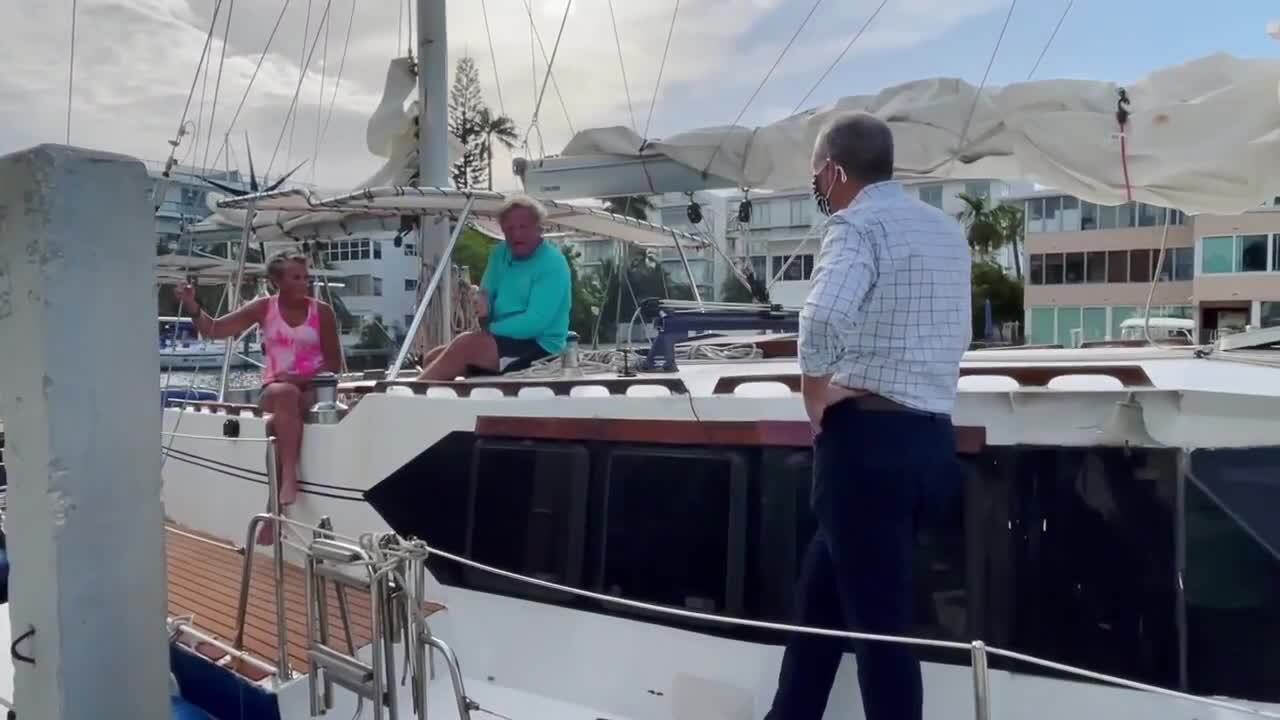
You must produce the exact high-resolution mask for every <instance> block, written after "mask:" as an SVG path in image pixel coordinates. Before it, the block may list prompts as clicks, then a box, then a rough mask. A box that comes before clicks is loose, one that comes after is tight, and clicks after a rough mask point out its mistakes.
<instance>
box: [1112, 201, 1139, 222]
mask: <svg viewBox="0 0 1280 720" xmlns="http://www.w3.org/2000/svg"><path fill="white" fill-rule="evenodd" d="M1137 215H1138V204H1137V203H1125V204H1124V205H1117V206H1116V227H1117V228H1131V227H1136V221H1137Z"/></svg>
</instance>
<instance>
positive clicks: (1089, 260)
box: [1084, 252, 1107, 283]
mask: <svg viewBox="0 0 1280 720" xmlns="http://www.w3.org/2000/svg"><path fill="white" fill-rule="evenodd" d="M1084 281H1085V282H1087V283H1104V282H1106V281H1107V254H1106V253H1105V252H1090V253H1085V258H1084Z"/></svg>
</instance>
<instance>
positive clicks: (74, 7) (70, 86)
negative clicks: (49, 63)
mask: <svg viewBox="0 0 1280 720" xmlns="http://www.w3.org/2000/svg"><path fill="white" fill-rule="evenodd" d="M78 10H79V2H77V0H71V57H70V62H69V63H68V66H67V144H68V145H70V144H71V93H72V91H73V90H74V89H75V83H76V15H78V14H79V12H78Z"/></svg>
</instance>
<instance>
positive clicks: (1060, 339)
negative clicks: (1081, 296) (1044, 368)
mask: <svg viewBox="0 0 1280 720" xmlns="http://www.w3.org/2000/svg"><path fill="white" fill-rule="evenodd" d="M1081 325H1082V317H1081V312H1080V308H1078V307H1060V308H1058V336H1057V340H1056V341H1055V342H1057V343H1058V344H1059V345H1061V346H1063V347H1074V346H1075V342H1074V335H1073V332H1072V331H1074V330H1079V329H1080V328H1081Z"/></svg>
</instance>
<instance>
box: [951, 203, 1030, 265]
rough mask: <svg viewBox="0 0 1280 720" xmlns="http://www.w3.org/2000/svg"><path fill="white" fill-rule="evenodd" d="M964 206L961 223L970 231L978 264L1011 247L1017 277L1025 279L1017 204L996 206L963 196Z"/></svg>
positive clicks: (1020, 214) (1021, 221)
mask: <svg viewBox="0 0 1280 720" xmlns="http://www.w3.org/2000/svg"><path fill="white" fill-rule="evenodd" d="M957 197H959V198H960V200H961V201H962V202H964V204H965V209H964V210H963V211H961V212H960V214H959V218H958V219H959V220H960V222H962V223H964V224H965V227H966V228H967V232H966V236H967V239H968V241H969V249H970V250H972V251H973V258H974V261H975V262H991V259H992V257H993V256H994V255H995V254H996V253H997V252H998V251H1000V250H1002V249H1004V248H1006V247H1008V248H1010V249H1011V250H1012V251H1013V252H1012V254H1013V268H1014V275H1016V276H1017V277H1018V279H1021V278H1022V252H1021V249H1020V248H1021V244H1022V233H1023V218H1022V209H1021V208H1020V207H1018V206H1016V205H1008V204H1000V205H996V204H993V203H992V202H991V201H990V200H989V199H988V198H986V197H985V196H982V195H968V194H966V193H960V195H958V196H957Z"/></svg>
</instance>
